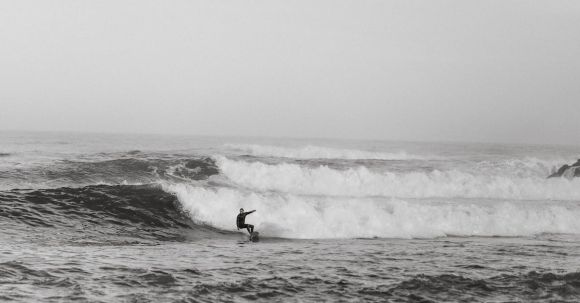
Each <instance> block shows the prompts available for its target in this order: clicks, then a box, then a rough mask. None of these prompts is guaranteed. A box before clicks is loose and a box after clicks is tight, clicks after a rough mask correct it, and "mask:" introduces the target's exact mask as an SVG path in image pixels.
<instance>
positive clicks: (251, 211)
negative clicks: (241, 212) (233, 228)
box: [246, 209, 256, 215]
mask: <svg viewBox="0 0 580 303" xmlns="http://www.w3.org/2000/svg"><path fill="white" fill-rule="evenodd" d="M255 211H256V210H255V209H254V210H250V211H249V212H247V213H246V215H249V214H251V213H253V212H255Z"/></svg>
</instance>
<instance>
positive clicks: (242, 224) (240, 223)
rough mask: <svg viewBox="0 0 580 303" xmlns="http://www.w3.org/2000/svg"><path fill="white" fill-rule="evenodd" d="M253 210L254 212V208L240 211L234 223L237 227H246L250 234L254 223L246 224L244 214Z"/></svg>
mask: <svg viewBox="0 0 580 303" xmlns="http://www.w3.org/2000/svg"><path fill="white" fill-rule="evenodd" d="M253 212H255V210H252V211H247V212H245V213H240V214H239V215H238V218H237V219H236V225H237V226H238V229H240V228H246V229H248V232H249V233H250V234H252V233H253V232H254V225H252V224H246V216H247V215H249V214H251V213H253Z"/></svg>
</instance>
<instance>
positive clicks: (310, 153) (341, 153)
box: [226, 144, 424, 160]
mask: <svg viewBox="0 0 580 303" xmlns="http://www.w3.org/2000/svg"><path fill="white" fill-rule="evenodd" d="M226 147H227V148H230V149H233V150H236V151H238V152H242V153H245V154H249V155H252V156H259V157H277V158H291V159H346V160H357V159H368V160H409V159H423V158H424V157H422V156H417V155H409V154H407V153H406V152H404V151H398V152H394V153H385V152H372V151H363V150H353V149H335V148H329V147H320V146H312V145H308V146H304V147H296V148H292V147H280V146H270V145H256V144H226Z"/></svg>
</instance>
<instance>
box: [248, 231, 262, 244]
mask: <svg viewBox="0 0 580 303" xmlns="http://www.w3.org/2000/svg"><path fill="white" fill-rule="evenodd" d="M250 241H252V242H258V241H260V233H259V232H257V231H255V232H253V233H252V234H251V235H250Z"/></svg>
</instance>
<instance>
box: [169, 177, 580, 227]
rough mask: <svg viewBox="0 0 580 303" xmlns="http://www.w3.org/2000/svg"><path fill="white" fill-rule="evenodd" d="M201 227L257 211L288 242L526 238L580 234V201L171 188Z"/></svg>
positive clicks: (255, 218) (261, 222) (231, 223)
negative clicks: (240, 211) (484, 200)
mask: <svg viewBox="0 0 580 303" xmlns="http://www.w3.org/2000/svg"><path fill="white" fill-rule="evenodd" d="M163 188H164V189H165V190H166V191H168V192H170V193H173V194H175V195H176V197H177V198H178V199H179V201H180V202H181V204H182V206H183V209H184V210H185V211H186V212H187V213H189V215H190V216H191V217H192V218H193V220H194V221H196V222H197V223H198V224H201V223H203V224H209V225H211V226H215V227H218V228H220V229H225V230H232V229H234V228H235V220H234V219H235V214H236V210H237V209H239V208H241V207H243V208H245V209H257V210H258V212H256V214H254V215H252V216H251V217H248V218H251V219H249V220H250V221H251V222H252V223H253V224H255V225H256V228H257V229H258V230H260V232H261V233H263V234H264V235H267V236H274V237H286V238H353V237H395V238H432V237H442V236H449V235H455V236H526V235H534V234H539V233H580V221H578V220H577V218H578V217H579V216H580V205H578V203H577V202H561V203H554V202H529V201H515V202H507V201H488V202H487V203H446V202H432V201H431V202H430V201H425V200H410V201H405V200H402V199H385V198H377V197H374V198H348V197H341V198H337V197H325V196H300V195H293V194H280V193H274V192H269V193H256V192H251V191H242V190H237V189H231V188H213V189H212V188H203V187H196V186H191V185H187V184H166V185H164V186H163Z"/></svg>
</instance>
